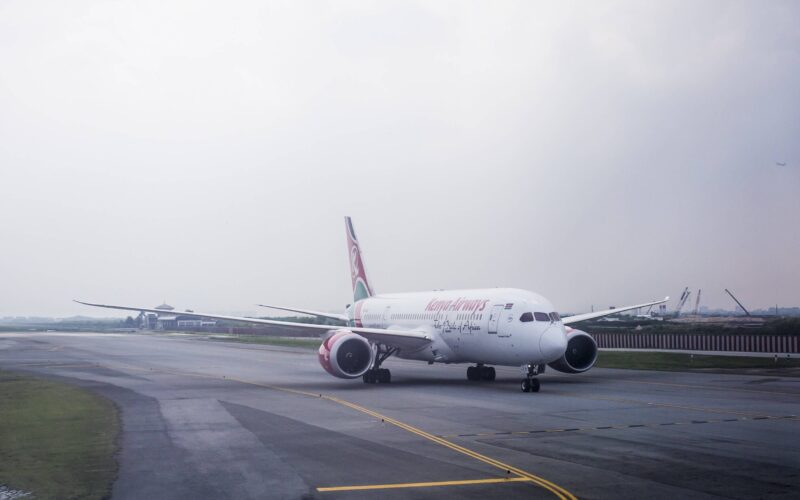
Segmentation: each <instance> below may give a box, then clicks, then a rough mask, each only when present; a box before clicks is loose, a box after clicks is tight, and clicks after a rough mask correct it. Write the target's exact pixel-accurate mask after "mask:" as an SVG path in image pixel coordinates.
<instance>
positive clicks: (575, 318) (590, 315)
mask: <svg viewBox="0 0 800 500" xmlns="http://www.w3.org/2000/svg"><path fill="white" fill-rule="evenodd" d="M668 300H669V297H665V298H664V299H662V300H657V301H655V302H648V303H647V304H637V305H635V306H625V307H617V308H615V309H606V310H605V311H595V312H590V313H585V314H575V315H573V316H567V317H566V318H561V321H562V322H563V323H564V324H565V325H569V324H572V323H577V322H578V321H586V320H587V319H595V318H602V317H603V316H609V315H611V314H617V313H619V312H623V311H630V310H631V309H639V308H640V307H649V306H654V305H656V304H663V303H664V302H666V301H668Z"/></svg>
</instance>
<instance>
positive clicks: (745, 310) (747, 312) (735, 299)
mask: <svg viewBox="0 0 800 500" xmlns="http://www.w3.org/2000/svg"><path fill="white" fill-rule="evenodd" d="M725 291H726V292H727V293H728V295H730V296H731V298H732V299H733V300H734V301H735V302H736V303H737V304H739V307H741V308H742V311H744V313H745V314H746V315H747V316H752V315H751V314H750V311H748V310H747V309H745V308H744V306H743V305H742V303H741V302H739V299H737V298H736V297H734V296H733V294H732V293H731V291H730V290H728V289H727V288H726V289H725Z"/></svg>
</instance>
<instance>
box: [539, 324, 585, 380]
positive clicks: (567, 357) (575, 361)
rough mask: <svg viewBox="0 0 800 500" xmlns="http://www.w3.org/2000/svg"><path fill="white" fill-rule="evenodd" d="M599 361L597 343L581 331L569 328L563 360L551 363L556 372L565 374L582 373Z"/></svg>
mask: <svg viewBox="0 0 800 500" xmlns="http://www.w3.org/2000/svg"><path fill="white" fill-rule="evenodd" d="M595 361H597V342H595V341H594V339H593V338H592V336H591V335H589V334H588V333H586V332H583V331H581V330H573V329H571V328H567V350H566V352H564V355H563V356H561V358H559V359H557V360H555V361H553V362H552V363H549V364H548V366H550V368H552V369H554V370H558V371H560V372H564V373H582V372H585V371H586V370H588V369H589V368H591V367H593V366H594V363H595Z"/></svg>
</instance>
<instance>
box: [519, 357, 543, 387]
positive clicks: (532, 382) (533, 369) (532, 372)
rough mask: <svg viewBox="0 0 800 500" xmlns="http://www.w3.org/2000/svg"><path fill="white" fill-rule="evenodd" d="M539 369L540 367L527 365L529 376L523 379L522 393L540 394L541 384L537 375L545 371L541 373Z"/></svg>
mask: <svg viewBox="0 0 800 500" xmlns="http://www.w3.org/2000/svg"><path fill="white" fill-rule="evenodd" d="M539 368H540V367H539V365H533V364H531V365H527V367H526V369H527V372H528V376H527V377H525V378H524V379H522V392H539V387H540V386H541V384H540V383H539V379H538V378H536V374H537V373H540V372H541V371H544V370H541V371H540V369H539Z"/></svg>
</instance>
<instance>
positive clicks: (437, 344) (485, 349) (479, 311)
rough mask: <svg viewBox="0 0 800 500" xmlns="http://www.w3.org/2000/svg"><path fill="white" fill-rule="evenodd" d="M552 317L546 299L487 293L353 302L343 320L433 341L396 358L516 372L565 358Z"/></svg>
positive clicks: (507, 291) (562, 337) (561, 334)
mask: <svg viewBox="0 0 800 500" xmlns="http://www.w3.org/2000/svg"><path fill="white" fill-rule="evenodd" d="M554 312H555V308H554V307H553V305H552V304H551V303H550V302H549V301H548V300H547V299H545V298H544V297H542V296H540V295H537V294H535V293H533V292H529V291H526V290H519V289H513V288H492V289H475V290H448V291H432V292H416V293H398V294H386V295H375V296H372V297H369V298H367V299H363V300H360V301H358V302H357V303H356V304H355V305H354V307H352V308H350V309H349V314H348V315H349V316H350V318H352V324H353V325H354V326H363V327H367V328H388V329H396V330H419V331H424V332H426V333H429V334H430V335H431V336H432V338H433V342H431V343H430V344H429V345H427V346H425V347H423V348H421V349H418V350H415V351H400V352H398V353H397V356H398V357H401V358H406V359H415V360H422V361H433V362H441V363H485V364H491V365H506V366H519V365H525V364H545V363H550V362H552V361H555V360H557V359H559V358H560V357H561V356H563V355H564V352H565V351H566V347H567V339H566V330H565V329H564V325H563V323H562V322H561V320H560V318H559V317H558V315H557V314H554ZM525 313H531V315H529V316H525V317H523V314H525ZM535 313H538V314H536V315H535V317H534V319H533V320H532V321H531V320H528V318H530V317H531V316H532V315H534V314H535ZM545 316H546V317H547V319H544V318H545Z"/></svg>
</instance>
